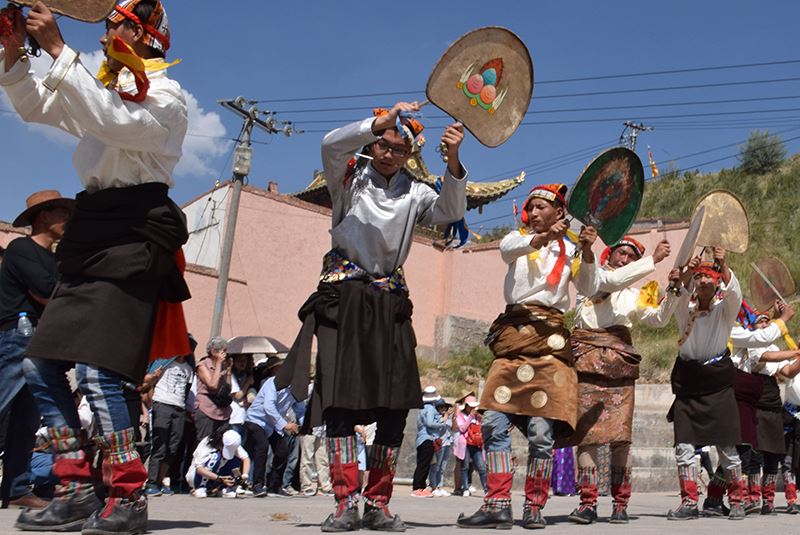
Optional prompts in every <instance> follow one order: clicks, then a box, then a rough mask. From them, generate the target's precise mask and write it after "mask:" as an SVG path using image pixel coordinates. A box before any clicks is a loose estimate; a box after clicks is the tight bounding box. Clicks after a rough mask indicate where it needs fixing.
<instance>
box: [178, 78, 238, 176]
mask: <svg viewBox="0 0 800 535" xmlns="http://www.w3.org/2000/svg"><path fill="white" fill-rule="evenodd" d="M183 95H184V97H185V98H186V104H187V106H188V108H189V130H188V132H187V134H186V139H185V140H184V141H183V157H182V158H181V161H180V162H178V166H177V167H176V168H175V174H176V175H177V176H186V175H194V176H198V177H213V176H214V175H216V174H217V173H219V170H218V169H213V168H212V167H211V162H213V161H214V160H215V159H216V158H219V157H220V156H222V155H224V154H225V153H226V152H227V151H228V148H229V147H230V144H231V141H228V140H225V139H219V138H224V137H225V134H226V130H225V126H224V125H223V124H222V120H221V119H220V116H219V114H218V113H216V112H213V111H209V112H207V111H205V110H204V109H203V108H201V107H200V104H199V103H198V102H197V98H195V96H194V95H192V94H191V93H189V92H188V91H186V90H185V89H184V90H183Z"/></svg>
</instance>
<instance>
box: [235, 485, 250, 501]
mask: <svg viewBox="0 0 800 535" xmlns="http://www.w3.org/2000/svg"><path fill="white" fill-rule="evenodd" d="M236 495H237V496H239V497H240V498H250V497H252V496H253V491H252V490H249V489H246V488H244V487H242V486H241V485H239V486H238V487H236Z"/></svg>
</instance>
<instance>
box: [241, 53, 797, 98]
mask: <svg viewBox="0 0 800 535" xmlns="http://www.w3.org/2000/svg"><path fill="white" fill-rule="evenodd" d="M791 63H800V59H790V60H780V61H765V62H759V63H739V64H734V65H711V66H706V67H690V68H685V69H672V70H662V71H645V72H634V73H623V74H607V75H601V76H585V77H581V78H563V79H560V80H542V81H536V82H535V83H536V84H537V85H547V84H560V83H567V82H585V81H590V80H609V79H612V78H635V77H641V76H655V75H662V74H679V73H686V72H702V71H713V70H723V69H740V68H750V67H764V66H771V65H786V64H791ZM419 93H424V91H422V90H419V89H417V90H412V91H386V92H381V93H361V94H355V95H323V96H316V97H292V98H273V99H260V100H255V101H253V103H254V104H255V103H262V102H316V101H321V100H343V99H351V98H374V97H389V96H396V95H411V94H419Z"/></svg>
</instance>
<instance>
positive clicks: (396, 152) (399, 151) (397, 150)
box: [376, 138, 411, 158]
mask: <svg viewBox="0 0 800 535" xmlns="http://www.w3.org/2000/svg"><path fill="white" fill-rule="evenodd" d="M376 145H378V148H379V149H381V151H383V152H391V153H392V156H397V157H398V158H405V157H406V156H408V155H409V154H411V149H408V148H406V147H398V146H397V145H390V144H389V143H387V142H386V141H384V140H383V138H381V139H379V140H378V141H377V143H376Z"/></svg>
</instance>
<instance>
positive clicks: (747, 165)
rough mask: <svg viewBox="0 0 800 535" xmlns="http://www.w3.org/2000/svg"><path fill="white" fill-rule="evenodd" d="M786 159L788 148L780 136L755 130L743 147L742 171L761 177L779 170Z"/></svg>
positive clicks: (741, 157) (740, 157)
mask: <svg viewBox="0 0 800 535" xmlns="http://www.w3.org/2000/svg"><path fill="white" fill-rule="evenodd" d="M784 158H786V147H784V146H783V141H782V140H781V138H780V136H778V135H776V134H770V133H769V132H768V131H766V130H764V131H763V132H762V131H760V130H754V131H753V132H751V133H750V137H749V138H747V143H745V144H744V145H742V146H741V151H740V152H739V161H740V162H742V165H741V169H742V171H744V172H745V173H748V174H751V175H761V174H764V173H768V172H770V171H773V170H775V169H777V168H778V167H779V166H780V165H781V164H782V163H783V160H784Z"/></svg>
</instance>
